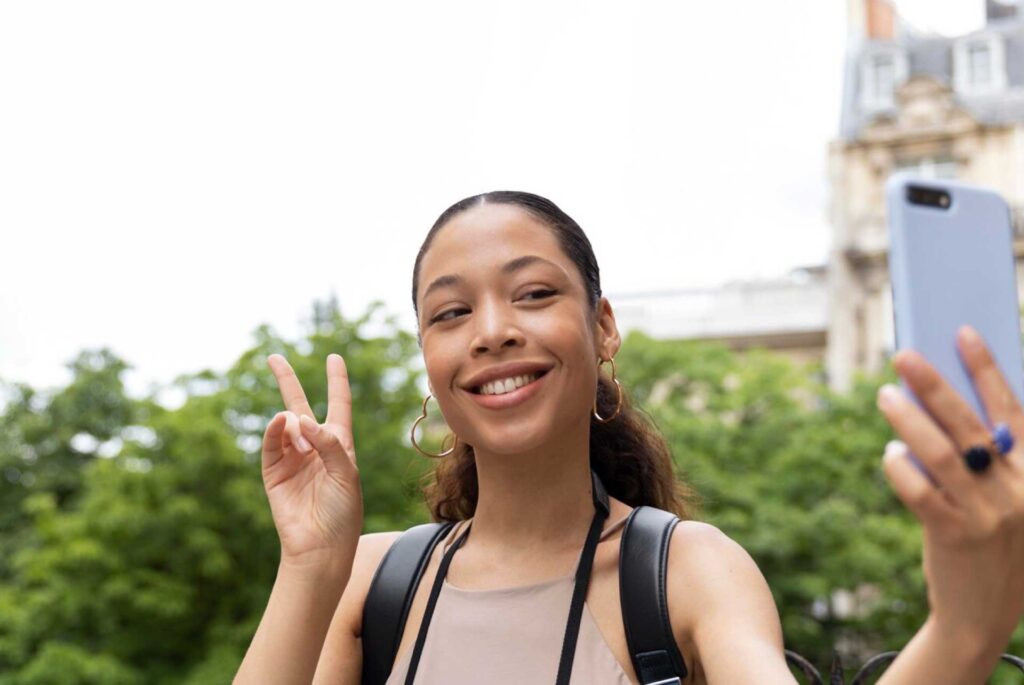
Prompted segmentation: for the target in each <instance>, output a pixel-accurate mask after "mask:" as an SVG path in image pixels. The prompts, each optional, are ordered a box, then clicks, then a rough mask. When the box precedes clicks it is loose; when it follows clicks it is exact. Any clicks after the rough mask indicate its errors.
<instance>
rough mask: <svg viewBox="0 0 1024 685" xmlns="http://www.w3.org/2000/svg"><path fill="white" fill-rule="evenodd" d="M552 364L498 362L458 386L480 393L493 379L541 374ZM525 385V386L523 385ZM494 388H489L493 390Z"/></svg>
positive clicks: (548, 369)
mask: <svg viewBox="0 0 1024 685" xmlns="http://www.w3.org/2000/svg"><path fill="white" fill-rule="evenodd" d="M552 366H553V365H552V364H547V363H543V362H531V361H519V362H508V363H505V364H498V365H496V366H492V367H490V368H488V369H484V370H483V371H480V372H479V373H476V374H475V375H473V376H471V377H470V378H469V379H468V380H466V381H464V382H463V383H460V384H459V387H460V388H462V389H463V390H465V391H467V392H471V393H474V394H480V392H481V389H482V387H483V386H484V385H485V384H487V383H493V382H494V381H499V380H500V381H504V380H505V379H508V378H516V377H518V376H530V375H532V374H537V375H543V374H545V373H547V372H548V371H550V370H551V368H552ZM524 387H525V386H524ZM493 389H494V388H491V390H492V391H493Z"/></svg>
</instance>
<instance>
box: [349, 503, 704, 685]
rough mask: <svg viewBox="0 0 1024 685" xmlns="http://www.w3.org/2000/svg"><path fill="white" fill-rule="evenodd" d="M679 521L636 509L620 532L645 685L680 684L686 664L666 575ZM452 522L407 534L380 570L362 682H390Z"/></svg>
mask: <svg viewBox="0 0 1024 685" xmlns="http://www.w3.org/2000/svg"><path fill="white" fill-rule="evenodd" d="M677 523H679V519H678V517H676V516H675V515H674V514H671V513H669V512H667V511H662V510H661V509H656V508H654V507H648V506H640V507H636V508H635V509H633V511H632V512H631V513H630V514H629V517H628V518H627V519H626V524H625V527H624V528H623V530H622V538H621V542H620V543H619V544H620V550H619V598H620V602H621V605H622V622H623V625H624V627H625V632H626V644H627V645H628V646H629V654H630V657H631V659H632V661H633V668H634V669H635V670H636V674H637V676H638V677H639V679H640V683H641V684H642V685H682V681H683V679H684V678H686V675H687V670H686V664H685V662H684V661H683V656H682V654H680V653H679V649H678V647H677V646H676V641H675V637H674V636H673V635H672V628H671V626H670V625H669V617H668V601H667V594H666V590H665V575H666V567H667V562H668V544H669V540H670V539H671V536H672V529H673V528H675V525H676V524H677ZM454 525H455V524H454V523H453V522H446V523H425V524H422V525H419V526H414V527H412V528H410V529H409V530H407V531H405V532H404V533H402V535H401V536H399V538H398V539H397V540H396V541H395V542H394V544H392V546H391V548H390V549H389V550H388V552H387V554H385V555H384V558H383V559H382V560H381V562H380V566H378V567H377V571H376V573H375V574H374V576H373V580H372V581H371V583H370V589H369V591H368V592H367V595H366V604H365V606H364V607H363V635H362V644H363V677H362V685H384V683H385V682H386V681H387V679H388V676H389V675H390V673H391V665H392V664H393V663H394V661H395V657H396V656H397V654H398V643H399V642H400V641H401V639H402V632H403V630H404V628H405V622H406V619H407V618H408V616H409V608H410V606H411V605H412V600H413V596H414V595H415V594H416V589H417V587H419V584H420V580H422V578H423V572H424V571H425V570H426V567H427V563H428V561H429V560H430V557H431V553H432V552H433V551H434V548H435V547H436V546H437V545H438V543H440V542H441V541H442V540H443V539H444V538H445V536H446V535H447V534H448V532H449V531H450V530H451V528H452V526H454Z"/></svg>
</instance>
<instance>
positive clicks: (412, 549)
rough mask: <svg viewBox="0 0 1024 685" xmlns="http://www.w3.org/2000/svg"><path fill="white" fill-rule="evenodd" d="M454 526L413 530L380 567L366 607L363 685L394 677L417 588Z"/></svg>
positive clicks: (400, 539)
mask: <svg viewBox="0 0 1024 685" xmlns="http://www.w3.org/2000/svg"><path fill="white" fill-rule="evenodd" d="M453 525H455V524H454V523H452V522H447V523H424V524H422V525H419V526H413V527H412V528H410V529H409V530H407V531H405V532H404V533H402V534H401V535H400V536H399V537H398V539H397V540H395V541H394V543H392V545H391V548H390V549H389V550H388V551H387V554H385V555H384V558H383V559H382V560H381V562H380V566H378V567H377V571H376V573H374V575H373V580H372V581H371V582H370V589H369V590H368V591H367V593H366V602H365V604H364V605H363V632H362V643H363V675H362V685H384V683H385V682H386V681H387V679H388V676H389V675H390V674H391V666H392V664H394V662H395V656H396V655H397V654H398V644H399V642H400V641H401V639H402V631H403V630H404V629H405V622H406V620H407V619H408V617H409V607H410V606H412V599H413V596H414V595H415V594H416V588H417V587H419V584H420V580H421V579H422V578H423V572H424V570H425V569H426V568H427V563H428V562H429V561H430V555H431V553H432V552H433V551H434V548H435V547H437V545H438V543H439V542H441V541H442V540H443V539H444V538H445V535H447V534H448V531H449V530H451V527H452V526H453Z"/></svg>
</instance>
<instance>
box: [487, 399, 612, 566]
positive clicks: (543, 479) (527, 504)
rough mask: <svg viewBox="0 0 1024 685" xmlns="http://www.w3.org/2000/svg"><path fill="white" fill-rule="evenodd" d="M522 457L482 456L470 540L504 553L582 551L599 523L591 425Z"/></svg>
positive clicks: (514, 455) (507, 455) (515, 455)
mask: <svg viewBox="0 0 1024 685" xmlns="http://www.w3.org/2000/svg"><path fill="white" fill-rule="evenodd" d="M583 428H584V430H578V431H571V432H568V433H567V434H564V435H563V436H562V437H561V438H560V439H559V440H557V441H554V442H552V443H550V444H545V445H543V446H541V447H539V448H537V449H535V450H531V451H529V452H525V453H521V454H495V453H488V452H486V451H483V450H477V451H476V467H477V478H478V483H479V497H478V499H477V506H476V513H475V514H474V516H473V533H472V535H471V536H470V540H473V541H475V544H476V545H478V546H479V547H481V548H484V547H492V546H493V547H495V548H501V549H504V550H524V549H538V548H544V549H560V548H564V547H568V548H577V547H579V546H580V545H581V544H583V540H584V539H585V537H586V534H587V530H588V528H589V527H590V522H591V520H592V519H593V517H594V496H593V492H592V491H593V487H592V483H591V479H590V424H589V419H588V421H587V422H586V425H585V426H584V427H583Z"/></svg>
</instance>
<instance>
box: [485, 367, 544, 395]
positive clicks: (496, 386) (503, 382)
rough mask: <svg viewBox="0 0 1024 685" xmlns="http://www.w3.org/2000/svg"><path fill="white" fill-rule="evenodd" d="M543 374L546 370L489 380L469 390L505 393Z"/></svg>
mask: <svg viewBox="0 0 1024 685" xmlns="http://www.w3.org/2000/svg"><path fill="white" fill-rule="evenodd" d="M545 374H547V371H535V372H534V373H527V374H523V375H520V376H511V377H509V378H502V379H500V380H496V381H489V382H487V383H484V384H483V385H479V386H477V387H475V388H471V389H470V392H471V393H473V394H474V395H506V394H508V393H510V392H515V391H516V390H518V389H519V388H522V387H524V386H527V385H529V384H530V383H533V382H535V381H537V380H538V379H540V378H542V377H543V376H544V375H545Z"/></svg>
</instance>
